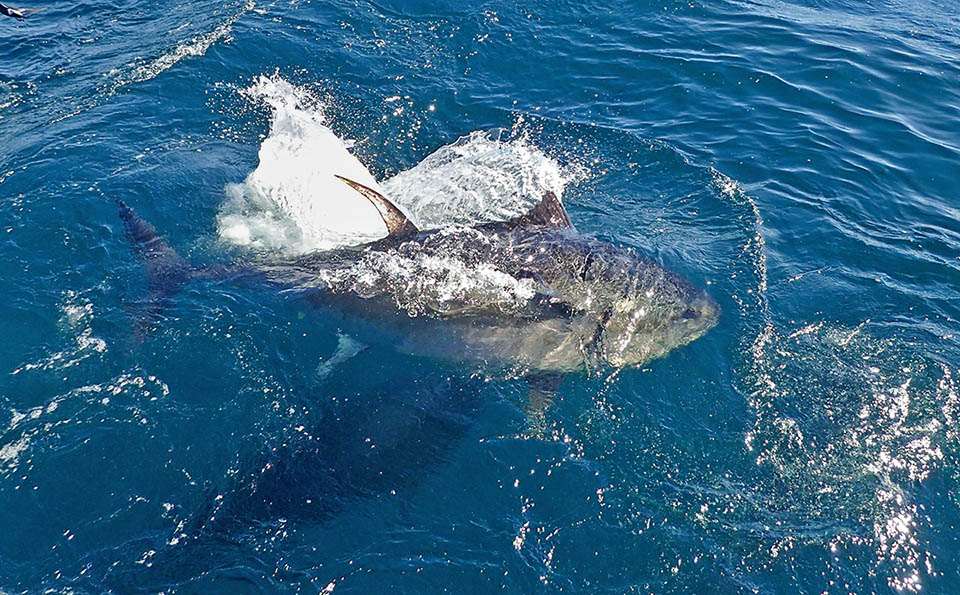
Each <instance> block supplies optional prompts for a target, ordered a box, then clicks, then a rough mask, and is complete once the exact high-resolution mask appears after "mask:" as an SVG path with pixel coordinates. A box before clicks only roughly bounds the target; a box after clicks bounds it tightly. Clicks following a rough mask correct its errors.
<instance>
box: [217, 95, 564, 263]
mask: <svg viewBox="0 0 960 595" xmlns="http://www.w3.org/2000/svg"><path fill="white" fill-rule="evenodd" d="M243 93H244V95H245V96H246V97H247V98H249V99H250V100H252V101H256V102H265V103H266V104H267V105H269V106H270V108H271V109H272V111H273V119H272V121H271V125H270V133H269V134H268V136H267V138H266V139H265V140H264V141H263V143H262V145H261V147H260V152H259V157H260V162H259V164H258V165H257V168H256V169H255V170H254V171H253V172H252V173H251V174H250V175H249V176H248V177H247V179H246V180H245V181H244V182H243V183H242V184H232V185H230V186H228V187H227V200H226V202H225V204H224V205H223V208H222V209H221V212H220V216H219V218H218V223H219V232H220V237H221V239H223V240H225V241H228V242H231V243H234V244H237V245H241V246H250V247H254V248H259V249H267V250H276V251H282V252H286V253H304V252H310V251H315V250H326V249H331V248H336V247H340V246H345V245H357V244H362V243H365V242H369V241H372V240H375V239H378V238H381V237H383V236H385V235H386V229H385V226H384V224H383V222H382V220H381V219H380V216H379V214H378V213H377V211H376V210H375V209H374V208H373V206H372V205H370V203H369V202H368V201H367V200H366V199H364V198H363V197H361V196H360V195H359V194H357V193H356V192H355V191H354V190H352V189H350V188H349V187H348V186H346V185H345V184H343V182H341V181H340V180H337V179H336V178H335V177H334V175H335V174H336V175H342V176H345V177H348V178H351V179H353V180H356V181H358V182H360V183H362V184H365V185H367V186H370V187H372V188H374V189H377V190H378V191H381V192H382V193H383V194H385V195H386V196H388V197H389V198H390V199H391V200H393V201H394V202H395V203H396V204H397V205H399V206H400V208H401V209H403V210H405V211H406V212H407V214H408V215H409V216H410V218H411V219H412V220H413V222H414V223H416V224H417V225H418V226H419V227H421V228H422V229H436V228H440V227H445V226H449V225H454V224H466V225H470V224H476V223H479V222H484V221H491V220H503V219H508V218H511V217H515V216H518V215H520V214H522V213H524V212H526V211H527V210H528V209H529V208H530V207H531V206H533V205H534V204H536V202H537V201H539V200H540V198H541V197H542V196H543V194H544V192H546V191H548V190H549V191H553V192H554V193H555V194H557V195H558V196H560V195H562V192H563V188H564V186H565V185H566V184H567V183H568V182H569V181H570V180H571V179H573V178H574V177H575V176H574V175H573V174H571V173H569V172H567V171H566V170H565V169H564V168H563V167H561V166H560V164H559V163H557V162H556V161H555V160H553V159H552V158H550V157H548V156H547V155H546V154H544V153H543V152H542V151H540V150H539V149H537V148H536V147H534V146H533V145H532V144H531V143H530V142H529V141H528V140H526V139H524V138H523V137H522V136H519V138H512V139H511V140H506V141H504V140H500V139H499V138H498V135H495V134H491V133H487V132H473V133H471V134H469V135H467V136H465V137H462V138H460V139H459V140H457V141H456V142H454V143H452V144H450V145H446V146H443V147H441V148H439V149H438V150H437V151H435V152H434V153H433V154H431V155H429V156H427V157H426V158H425V159H424V160H423V161H422V162H420V163H419V164H417V165H415V166H414V167H412V168H410V169H409V170H407V171H404V172H401V173H400V174H397V175H396V176H394V177H393V178H391V179H389V180H387V181H385V182H384V183H383V185H382V187H381V186H380V185H378V184H377V182H376V180H374V178H373V176H372V175H371V174H370V173H369V171H367V169H366V168H365V167H364V166H363V165H362V164H361V163H360V161H359V160H357V159H356V158H355V157H353V156H352V155H351V154H350V153H349V151H348V149H349V148H350V146H351V143H349V142H347V141H344V140H342V139H339V138H337V136H336V135H335V134H334V133H333V132H332V131H331V130H330V128H329V127H328V126H327V124H328V122H327V121H326V118H325V116H324V114H323V105H322V104H321V102H319V101H318V100H317V99H316V98H315V97H313V96H312V95H311V93H310V92H309V91H307V90H305V89H303V88H301V87H297V86H295V85H292V84H290V83H289V82H287V81H285V80H284V79H282V78H281V77H279V76H272V77H264V76H261V77H259V78H258V79H257V80H256V81H255V82H254V84H253V85H252V86H250V87H249V88H247V89H245V90H244V91H243ZM512 136H514V137H516V136H517V135H512Z"/></svg>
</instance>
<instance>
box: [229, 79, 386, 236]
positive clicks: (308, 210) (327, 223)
mask: <svg viewBox="0 0 960 595" xmlns="http://www.w3.org/2000/svg"><path fill="white" fill-rule="evenodd" d="M243 93H244V95H245V96H246V97H248V98H249V99H251V100H253V101H262V102H265V103H266V104H267V105H269V106H270V108H271V109H272V110H273V120H272V122H271V124H270V134H269V135H268V136H267V138H266V139H265V140H264V141H263V144H262V145H261V146H260V153H259V157H260V163H259V164H258V165H257V168H256V169H255V170H254V171H253V172H251V173H250V175H249V176H247V179H246V180H244V182H243V183H242V184H231V185H230V186H228V187H227V201H226V202H225V203H224V205H223V207H222V209H221V211H220V215H219V217H218V224H219V231H220V237H221V239H223V240H226V241H229V242H231V243H234V244H238V245H241V246H251V247H254V248H262V249H268V250H279V251H284V252H288V253H303V252H310V251H313V250H325V249H330V248H336V247H339V246H345V245H355V244H361V243H364V242H369V241H372V240H375V239H378V238H381V237H383V236H385V235H386V227H385V226H384V224H383V221H382V220H381V219H380V216H379V214H378V213H377V211H376V209H375V208H374V207H373V205H371V204H370V202H369V201H368V200H367V199H365V198H364V197H363V196H361V195H360V194H358V193H357V192H356V191H355V190H353V189H352V188H350V187H349V186H347V185H346V184H344V183H343V182H342V181H340V180H338V179H337V178H336V177H334V176H335V175H341V176H345V177H347V178H350V179H352V180H355V181H357V182H360V183H361V184H364V185H366V186H369V187H371V188H374V189H376V190H382V189H381V188H380V186H379V185H378V184H377V182H376V180H374V178H373V176H372V175H370V172H368V171H367V169H366V168H365V167H364V166H363V164H361V163H360V161H359V160H357V158H356V157H354V156H353V155H351V154H350V153H349V151H348V150H347V148H348V143H347V142H345V141H343V140H341V139H339V138H337V136H336V135H335V134H334V133H333V132H332V131H331V130H330V128H328V127H327V126H326V124H325V122H326V118H325V117H324V115H323V112H322V106H321V105H319V104H318V102H317V101H316V99H315V98H313V97H312V96H311V95H310V94H309V93H308V92H307V91H306V90H304V89H301V88H299V87H296V86H294V85H291V84H290V83H288V82H286V81H285V80H283V79H281V78H279V77H264V76H261V77H259V78H258V79H257V80H256V81H255V82H254V84H253V85H252V86H250V87H249V88H247V89H245V90H244V91H243Z"/></svg>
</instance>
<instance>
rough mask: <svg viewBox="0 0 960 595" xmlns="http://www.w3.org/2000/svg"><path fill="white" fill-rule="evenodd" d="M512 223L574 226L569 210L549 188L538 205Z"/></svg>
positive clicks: (559, 226)
mask: <svg viewBox="0 0 960 595" xmlns="http://www.w3.org/2000/svg"><path fill="white" fill-rule="evenodd" d="M510 223H511V224H513V225H518V226H523V225H533V226H539V227H553V228H556V229H565V228H567V227H573V224H572V223H571V222H570V216H569V215H567V210H566V209H564V208H563V203H562V202H560V199H559V198H557V195H556V194H554V193H553V192H550V191H549V190H548V191H547V192H546V193H544V195H543V199H542V200H541V201H540V202H539V203H538V204H537V206H535V207H533V208H532V209H530V210H529V211H528V212H527V214H526V215H521V216H520V217H517V218H516V219H514V220H512V221H510Z"/></svg>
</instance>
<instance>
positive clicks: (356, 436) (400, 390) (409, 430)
mask: <svg viewBox="0 0 960 595" xmlns="http://www.w3.org/2000/svg"><path fill="white" fill-rule="evenodd" d="M391 385H393V386H394V388H386V387H384V388H383V389H381V390H378V391H373V392H367V393H366V394H354V395H349V398H346V399H337V400H336V401H329V402H328V404H327V405H325V406H324V407H323V408H322V412H321V414H320V417H321V418H322V420H321V421H320V422H319V423H317V424H316V426H315V427H313V428H308V429H305V431H302V432H298V433H297V434H296V435H295V436H294V437H293V438H289V437H288V438H287V439H282V440H280V443H281V445H280V446H276V447H269V448H267V450H266V452H265V453H264V455H263V457H262V458H261V459H260V460H259V462H258V463H257V464H256V465H254V466H253V467H252V468H248V469H247V470H246V471H245V472H242V473H240V474H238V475H237V476H236V477H235V478H234V480H233V481H232V482H231V485H230V486H229V487H228V488H227V489H226V490H224V491H223V493H222V494H211V495H210V496H209V497H208V505H207V507H206V509H205V510H202V511H200V512H198V514H197V515H196V516H195V517H194V518H193V519H192V521H191V522H190V523H189V524H188V526H187V527H184V528H183V529H181V530H179V531H177V533H176V534H175V535H174V536H173V537H172V538H171V539H170V540H169V541H168V542H167V545H165V546H164V547H162V548H159V549H158V551H157V552H156V553H155V554H152V555H150V556H149V558H147V559H146V560H141V561H140V562H138V563H135V564H125V565H119V566H118V567H116V568H114V569H113V570H112V571H111V573H110V576H109V577H108V583H109V585H110V586H111V588H113V589H116V590H118V591H120V592H132V591H139V592H156V591H158V590H166V589H170V588H177V587H181V588H182V587H183V586H184V585H187V584H190V583H191V582H192V581H195V580H197V579H201V578H205V579H206V580H210V579H211V578H212V579H214V580H216V579H217V578H218V577H219V578H222V579H224V580H226V579H228V578H229V577H230V576H231V575H232V573H233V572H234V571H237V570H238V568H240V567H241V566H242V567H246V568H249V567H250V565H254V566H256V565H257V564H262V570H263V571H264V572H272V571H273V569H274V566H273V564H272V563H270V562H267V561H263V560H260V559H259V554H258V552H257V549H258V548H257V546H258V545H260V544H262V543H263V541H264V540H265V539H269V537H268V536H271V535H275V534H276V533H278V532H282V531H285V530H288V529H290V528H293V527H299V526H303V525H305V524H314V525H315V524H324V523H327V522H331V521H332V520H333V519H335V517H337V516H338V515H340V514H342V513H344V512H346V511H349V510H352V509H353V507H354V506H356V505H359V504H361V503H369V501H370V500H371V499H375V498H380V497H389V498H397V499H398V501H399V502H402V503H406V502H408V501H409V498H410V496H411V493H412V492H414V491H415V490H416V488H417V486H418V485H419V484H420V483H421V482H422V481H423V480H424V479H425V478H426V477H427V476H428V475H429V474H430V473H431V472H433V471H436V470H437V469H438V468H440V467H441V466H442V465H443V463H444V462H446V461H448V459H449V457H450V453H451V452H452V451H454V450H455V448H456V445H457V443H458V442H460V441H461V440H462V439H463V438H464V437H465V436H466V434H467V433H468V431H469V429H470V427H471V426H472V424H473V421H474V420H475V418H476V411H477V404H478V397H479V395H480V390H481V385H482V382H480V381H478V380H471V379H457V378H443V379H437V378H435V377H433V378H417V379H413V380H404V381H403V382H402V383H398V382H396V381H394V382H392V383H391Z"/></svg>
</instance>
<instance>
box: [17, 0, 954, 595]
mask: <svg viewBox="0 0 960 595" xmlns="http://www.w3.org/2000/svg"><path fill="white" fill-rule="evenodd" d="M24 1H27V0H24ZM29 6H31V7H32V6H35V5H34V4H30V5H29ZM45 6H46V7H47V8H46V10H45V11H44V12H41V13H38V14H36V15H32V16H31V18H30V19H28V20H26V21H24V22H22V23H18V22H16V21H14V20H12V19H4V20H3V21H2V22H0V28H2V35H0V251H2V252H0V253H2V256H3V258H0V278H2V279H3V280H4V283H3V284H2V285H0V297H2V299H3V304H4V306H5V315H4V316H2V317H0V336H2V337H4V338H5V340H4V341H2V342H0V528H2V530H0V591H3V592H39V591H44V590H52V591H54V592H82V593H85V592H91V593H99V592H104V591H107V590H113V591H115V592H130V591H137V590H142V591H153V592H156V591H161V590H162V591H167V592H171V591H176V592H185V593H186V592H229V593H233V592H259V591H267V592H274V591H279V592H287V591H289V592H294V591H298V592H307V593H311V592H313V593H317V592H324V593H329V592H335V593H338V594H341V593H386V592H399V593H440V592H451V593H462V592H476V593H487V592H490V593H492V592H502V591H509V592H558V591H563V592H571V593H632V592H637V593H640V592H644V593H645V592H654V593H688V592H719V593H748V592H749V593H757V592H759V593H781V592H784V593H794V592H803V593H822V592H828V593H848V592H855V593H891V592H929V593H956V592H958V591H960V565H958V564H957V560H958V559H960V543H958V541H957V537H956V535H957V532H956V528H957V525H958V523H960V498H958V495H957V493H958V484H960V466H958V451H960V434H958V429H960V426H958V424H960V398H958V394H957V379H956V375H957V374H958V373H960V370H958V365H960V364H958V362H960V357H958V355H960V349H958V348H960V339H958V323H957V318H958V317H960V306H958V303H960V302H958V297H960V222H958V220H960V202H958V198H957V197H958V195H957V188H958V186H960V125H958V123H960V41H958V39H960V37H958V34H960V9H958V7H957V5H956V4H955V3H953V2H949V1H945V2H939V1H934V0H919V1H917V2H900V1H896V0H884V1H879V2H872V3H869V4H867V3H861V2H852V1H851V2H841V1H838V2H826V1H809V2H778V1H774V0H762V1H757V2H740V1H736V2H735V1H719V0H717V1H710V2H706V3H700V2H673V1H667V2H659V3H645V2H642V1H634V2H614V3H602V5H601V4H586V3H570V2H551V3H515V2H500V1H486V2H481V3H476V4H469V5H462V4H460V3H425V2H417V1H409V2H383V1H380V2H376V3H372V2H366V1H359V2H338V1H334V2H301V1H298V0H293V1H291V2H273V3H269V2H264V3H260V2H259V1H256V0H254V1H250V2H249V3H243V2H234V1H230V2H204V1H202V0H185V1H184V2H182V3H171V2H157V3H144V2H135V1H127V0H123V1H113V2H106V1H102V0H91V1H83V2H79V3H64V2H61V1H58V0H51V1H50V2H47V3H45ZM325 127H329V128H330V129H332V130H333V132H334V133H336V134H337V135H338V136H339V137H341V138H343V139H348V140H349V141H350V142H349V143H348V144H350V146H351V151H353V153H354V154H355V155H357V156H358V157H359V158H360V160H361V161H362V162H363V163H364V164H365V165H366V166H367V167H368V168H369V169H370V171H371V172H372V173H373V175H374V176H375V177H376V178H377V179H378V180H380V181H381V182H382V184H383V186H384V188H385V189H386V190H387V191H389V192H390V194H391V196H394V197H395V199H396V200H397V201H398V202H399V203H401V204H404V205H405V206H407V207H408V208H409V209H410V210H411V211H413V212H415V214H416V215H417V216H418V217H419V220H421V221H429V222H432V223H435V224H437V225H442V224H448V223H454V222H459V223H475V222H478V221H482V220H488V219H503V218H506V217H509V216H511V215H514V214H517V213H521V212H523V211H524V210H525V208H526V207H528V206H529V205H530V204H532V201H533V200H536V197H538V196H539V195H540V194H542V193H543V192H544V191H545V190H554V191H556V192H562V196H563V199H564V202H565V204H566V205H567V208H568V210H569V212H570V217H571V219H572V220H573V221H574V224H575V225H576V226H577V228H578V229H579V230H580V231H581V232H583V233H586V234H590V235H593V236H596V237H599V238H602V239H605V240H608V241H611V242H615V243H618V244H621V245H625V246H629V247H634V248H636V249H638V250H639V251H641V252H642V253H644V254H646V255H648V256H650V257H652V258H654V259H655V260H657V261H658V262H661V263H662V264H664V265H665V266H667V267H669V268H670V269H672V270H674V271H676V272H678V273H680V274H682V275H683V276H684V277H686V278H688V279H690V280H691V281H693V282H695V283H696V284H698V285H700V286H702V287H705V288H707V289H708V291H709V292H710V293H711V295H712V296H713V297H714V298H715V299H716V300H717V301H718V302H719V303H720V305H721V306H722V308H723V312H724V314H723V317H722V318H721V321H720V325H719V326H718V327H717V328H716V329H714V330H713V331H711V332H710V333H709V334H708V335H706V336H705V337H703V338H702V339H699V340H698V341H696V342H695V343H692V344H691V345H689V346H687V347H684V348H682V349H680V350H677V351H675V352H673V353H671V354H670V355H669V356H668V357H666V358H663V359H660V360H656V361H654V362H651V363H649V364H648V365H646V366H644V367H643V368H641V369H628V370H623V371H621V372H619V373H617V374H612V373H610V372H611V371H610V370H607V371H603V372H602V373H583V374H573V375H569V376H568V377H566V378H565V379H564V381H563V383H562V384H561V386H560V388H559V390H558V395H557V401H556V402H555V403H554V405H553V406H552V407H551V408H550V409H549V410H548V411H547V412H546V419H545V420H544V424H545V427H544V431H543V432H542V434H541V435H539V436H531V434H530V432H529V431H528V430H529V428H528V421H527V418H526V413H525V408H526V402H525V400H526V391H527V389H526V385H525V383H524V382H523V381H522V380H516V379H514V380H511V379H503V378H500V377H485V376H484V375H483V374H482V373H477V372H478V371H477V370H474V369H471V368H468V367H464V366H457V365H456V364H450V363H443V362H438V361H434V360H430V359H426V358H418V357H414V356H410V355H404V354H402V353H398V352H395V351H394V350H390V349H384V348H382V347H377V346H373V345H366V344H365V343H363V342H362V341H361V340H360V339H359V338H357V337H355V336H353V335H351V333H350V331H349V329H345V328H341V325H340V324H339V323H338V321H337V320H335V319H333V318H332V317H330V316H328V315H327V313H325V312H324V311H322V310H316V309H314V308H311V307H309V305H308V304H305V303H304V302H303V301H302V300H298V299H297V298H296V297H291V296H289V295H285V294H278V293H276V292H274V291H272V290H270V289H269V288H266V287H260V288H258V287H255V286H254V287H250V286H245V287H237V286H235V285H232V284H230V283H224V282H219V281H215V280H209V279H206V280H205V279H198V280H196V281H194V282H192V283H191V284H189V285H188V286H187V287H185V288H184V290H183V291H182V292H180V293H179V294H178V295H176V296H175V298H174V299H172V300H171V302H170V304H169V306H168V308H167V309H166V310H165V311H164V316H163V319H162V320H161V321H160V322H159V324H158V325H157V329H156V330H155V331H154V332H152V333H150V334H149V335H148V336H147V337H146V338H145V340H144V341H142V342H138V341H137V340H136V339H135V337H134V336H133V333H132V331H131V329H132V320H133V313H134V312H135V310H136V304H137V302H138V300H142V299H143V295H144V292H145V288H144V285H145V280H144V273H143V270H142V268H141V265H140V263H139V262H138V261H137V259H136V257H135V255H134V254H133V252H132V251H131V249H130V246H129V243H128V242H127V240H126V238H125V236H124V233H123V226H122V223H121V221H120V219H119V218H118V217H117V209H116V206H115V203H114V200H115V199H118V198H119V199H122V200H124V201H125V202H127V203H128V204H130V205H131V206H133V207H134V208H136V209H137V211H138V212H139V213H140V214H142V215H143V216H144V217H145V218H146V219H148V220H150V221H151V222H152V223H153V224H155V225H156V227H157V228H158V230H160V232H161V233H162V234H163V235H164V236H165V237H166V238H168V240H169V242H170V243H171V244H172V245H173V246H174V247H175V248H176V249H177V250H178V251H180V252H181V253H182V254H184V255H186V256H188V257H189V258H191V259H192V260H194V261H196V262H207V263H209V262H230V261H233V260H236V259H241V260H242V259H248V258H250V257H251V255H254V254H256V255H260V256H264V255H271V254H284V255H287V254H296V253H304V252H309V251H311V250H315V249H317V248H318V247H323V246H325V245H326V244H325V242H328V241H329V240H330V235H329V233H330V232H329V229H328V228H329V227H330V226H334V227H335V226H336V225H338V224H343V220H334V219H331V218H330V217H333V215H330V214H329V213H328V214H327V215H323V214H322V213H321V214H318V212H317V211H315V210H314V209H315V208H316V206H315V205H316V202H315V201H316V197H315V196H314V195H313V194H312V193H313V192H314V191H315V187H314V186H313V185H312V184H313V179H312V178H311V175H312V173H311V172H312V171H313V169H312V167H313V166H314V164H315V165H316V167H324V163H325V160H326V159H328V155H329V154H328V153H327V152H326V150H327V148H328V147H329V142H328V141H329V138H328V137H326V136H325V134H326V132H325V131H326V130H327V129H326V128H325ZM324 139H326V140H324ZM325 143H326V144H325ZM324 217H327V218H326V219H324ZM360 223H361V221H360V220H359V218H358V220H357V225H358V226H359V225H360ZM366 224H369V220H367V222H366ZM371 444H373V445H379V446H380V450H378V451H376V452H372V450H373V449H371V448H370V445H371ZM251 486H259V487H257V490H259V491H256V490H254V492H255V493H254V492H251V490H252V489H253V488H251ZM251 494H253V495H251ZM314 498H316V499H317V502H313V500H314ZM307 500H310V501H311V502H309V503H308V502H307ZM264 502H275V503H280V504H276V505H274V506H266V505H264ZM208 517H219V518H220V519H221V520H220V521H217V522H219V523H220V525H218V527H219V528H218V529H217V530H216V531H211V532H207V533H203V532H200V531H199V529H198V527H199V525H200V524H202V523H203V522H204V519H205V518H208ZM198 534H202V535H204V537H203V538H202V539H201V538H197V537H196V536H197V535H198Z"/></svg>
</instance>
